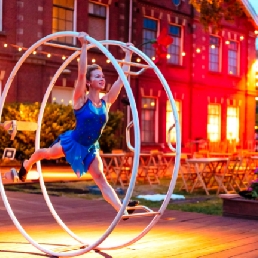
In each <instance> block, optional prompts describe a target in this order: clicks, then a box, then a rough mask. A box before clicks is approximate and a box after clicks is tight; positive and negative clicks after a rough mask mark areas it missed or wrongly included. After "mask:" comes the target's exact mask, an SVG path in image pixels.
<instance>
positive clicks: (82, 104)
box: [18, 32, 138, 213]
mask: <svg viewBox="0 0 258 258" xmlns="http://www.w3.org/2000/svg"><path fill="white" fill-rule="evenodd" d="M86 36H87V34H86V33H85V32H80V33H79V35H78V39H79V41H80V42H81V45H82V49H81V55H80V61H79V63H78V79H77V83H76V86H75V89H74V93H73V108H74V114H75V118H76V126H75V128H74V130H70V131H67V132H65V133H63V134H61V135H60V136H59V137H58V138H57V139H56V140H55V141H54V143H53V144H52V145H51V146H50V147H49V148H44V149H39V150H37V151H36V152H34V154H32V156H31V157H30V159H29V160H25V161H24V162H23V163H22V166H21V168H20V171H19V173H18V174H19V179H20V180H21V181H22V182H24V181H25V180H26V177H27V174H28V172H29V171H30V169H31V167H32V165H33V164H34V163H36V162H37V161H39V160H42V159H58V158H62V157H65V158H66V160H67V161H68V162H69V164H70V165H71V167H72V169H73V170H74V172H75V173H76V175H77V177H78V178H80V177H81V176H82V175H83V174H85V173H86V172H87V171H89V173H90V174H91V176H92V178H93V180H94V181H95V183H96V184H97V185H98V187H99V188H100V190H101V192H102V194H103V197H104V198H105V200H106V201H107V202H109V203H110V204H111V205H112V206H113V207H114V208H115V209H116V210H117V211H119V210H120V207H121V202H120V200H119V198H118V196H117V194H116V192H115V191H114V189H113V188H112V187H111V186H110V184H109V183H108V181H107V179H106V177H105V175H104V173H103V163H102V160H101V157H100V155H99V143H98V139H99V137H100V136H101V133H102V130H103V128H104V127H105V125H106V123H107V120H108V111H109V109H110V106H111V105H112V104H113V103H114V101H115V100H116V99H117V97H118V94H119V93H120V90H121V88H122V86H123V82H122V80H121V79H120V77H119V78H118V79H117V80H116V81H115V83H114V84H113V85H112V87H111V88H110V90H109V92H108V93H107V94H106V95H105V96H104V97H102V98H101V99H100V96H99V95H100V91H101V90H104V89H105V83H106V82H105V77H104V74H103V72H102V69H101V67H100V66H99V65H97V64H93V65H88V66H87V40H86V39H85V37H86ZM130 45H131V44H130V43H127V46H128V47H129V46H130ZM124 51H125V53H126V55H125V61H130V60H131V56H132V52H131V51H130V50H128V49H124ZM129 68H130V67H129V66H128V65H123V67H122V69H123V71H128V70H129ZM86 85H87V87H88V89H89V90H88V94H86V93H87V89H86ZM137 204H138V202H137V201H130V203H129V205H128V206H135V205H137ZM130 213H131V212H130Z"/></svg>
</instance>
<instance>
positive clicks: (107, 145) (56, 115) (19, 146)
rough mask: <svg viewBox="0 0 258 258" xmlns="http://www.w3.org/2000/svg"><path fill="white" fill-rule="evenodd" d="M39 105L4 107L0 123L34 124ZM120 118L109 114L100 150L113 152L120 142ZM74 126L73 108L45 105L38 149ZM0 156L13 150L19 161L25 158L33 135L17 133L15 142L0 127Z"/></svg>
mask: <svg viewBox="0 0 258 258" xmlns="http://www.w3.org/2000/svg"><path fill="white" fill-rule="evenodd" d="M40 105H41V103H38V102H36V103H30V104H22V103H12V104H6V105H5V107H4V109H3V113H2V118H1V121H2V122H4V121H8V120H17V121H31V122H37V120H38V114H39V110H40ZM122 118H123V113H122V112H121V111H116V112H110V113H109V121H108V123H107V125H106V127H105V129H104V130H103V134H102V136H101V139H100V146H101V148H103V151H105V150H106V149H108V150H110V149H111V150H112V148H114V147H116V146H117V144H119V143H120V137H118V136H117V135H116V131H117V130H118V129H119V128H120V124H121V121H122ZM74 127H75V117H74V113H73V109H72V107H71V106H70V105H69V106H65V105H62V104H57V103H53V104H52V103H48V104H47V105H46V108H45V111H44V116H43V121H42V125H41V136H40V147H41V148H47V147H49V146H50V145H51V143H53V141H54V140H55V139H56V138H57V137H58V136H59V135H60V134H62V133H63V132H65V131H67V130H72V129H73V128H74ZM0 142H1V143H0V155H1V156H2V155H3V151H4V149H5V148H7V147H9V148H16V152H17V155H16V157H17V158H18V159H25V158H28V157H29V156H30V155H31V154H32V153H33V152H34V151H35V132H29V131H18V132H17V134H16V136H15V138H14V140H13V141H11V139H10V135H9V134H8V133H7V132H6V131H5V130H3V129H2V128H1V127H0Z"/></svg>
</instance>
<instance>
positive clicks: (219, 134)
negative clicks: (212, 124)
mask: <svg viewBox="0 0 258 258" xmlns="http://www.w3.org/2000/svg"><path fill="white" fill-rule="evenodd" d="M209 105H216V106H218V107H219V124H218V129H219V132H218V141H221V104H218V103H209ZM209 105H208V106H207V108H209ZM209 115H210V114H209V112H207V120H208V117H209ZM207 138H208V123H207ZM208 139H209V141H210V138H208Z"/></svg>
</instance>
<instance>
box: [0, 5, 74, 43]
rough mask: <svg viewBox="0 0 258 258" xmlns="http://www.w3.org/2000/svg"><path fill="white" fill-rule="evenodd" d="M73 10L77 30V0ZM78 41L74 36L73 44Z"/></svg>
mask: <svg viewBox="0 0 258 258" xmlns="http://www.w3.org/2000/svg"><path fill="white" fill-rule="evenodd" d="M0 1H1V0H0ZM73 10H74V11H73V31H77V12H78V8H77V0H74V6H73ZM76 42H77V38H76V37H74V38H73V44H74V45H76Z"/></svg>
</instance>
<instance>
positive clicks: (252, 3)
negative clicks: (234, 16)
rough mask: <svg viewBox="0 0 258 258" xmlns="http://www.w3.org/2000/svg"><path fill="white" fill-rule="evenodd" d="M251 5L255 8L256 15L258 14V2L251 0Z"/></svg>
mask: <svg viewBox="0 0 258 258" xmlns="http://www.w3.org/2000/svg"><path fill="white" fill-rule="evenodd" d="M249 3H251V5H252V6H253V7H254V9H255V11H256V13H258V0H249Z"/></svg>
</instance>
